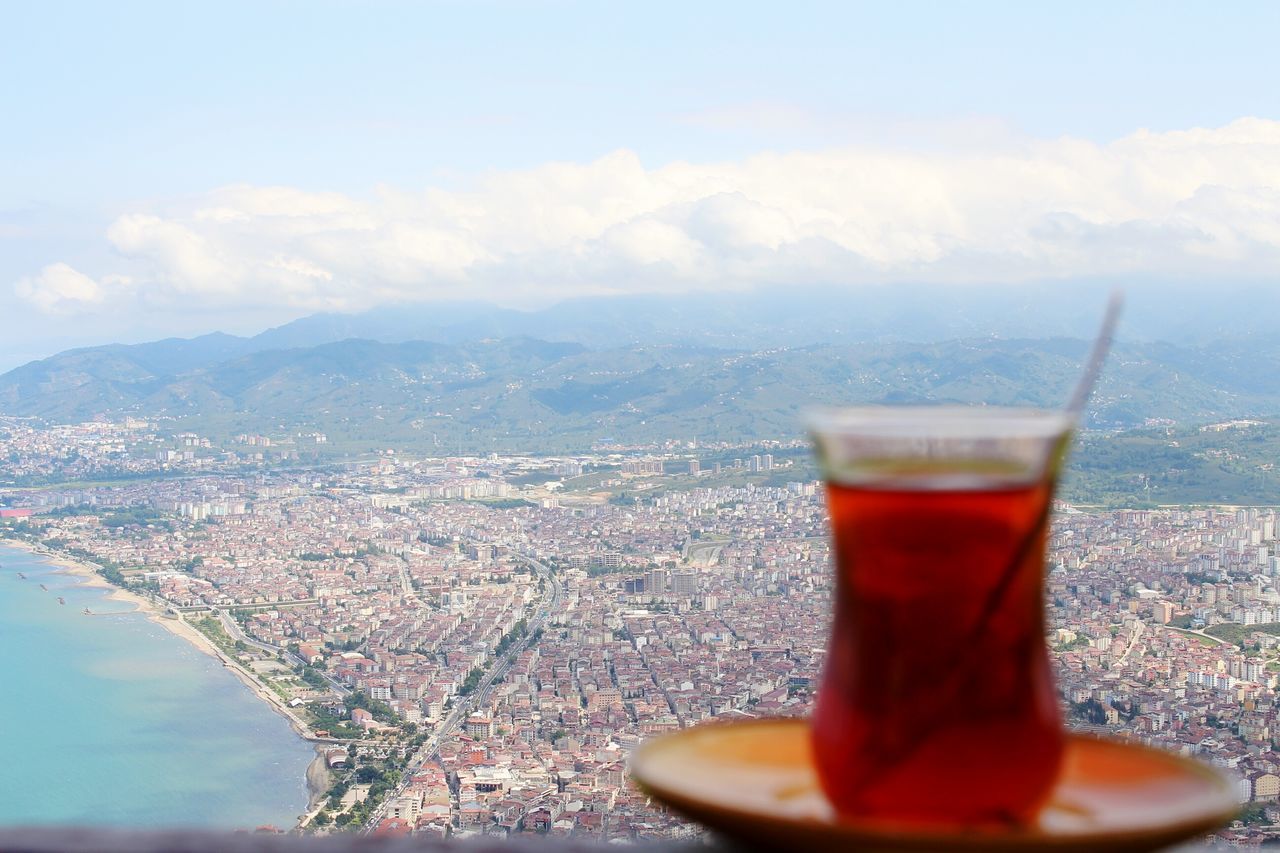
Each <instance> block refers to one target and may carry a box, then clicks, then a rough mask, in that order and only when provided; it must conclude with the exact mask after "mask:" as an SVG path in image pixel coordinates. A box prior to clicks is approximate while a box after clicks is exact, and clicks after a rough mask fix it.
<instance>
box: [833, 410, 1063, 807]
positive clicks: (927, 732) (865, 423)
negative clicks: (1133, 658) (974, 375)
mask: <svg viewBox="0 0 1280 853" xmlns="http://www.w3.org/2000/svg"><path fill="white" fill-rule="evenodd" d="M1072 426H1073V423H1072V420H1071V418H1070V416H1069V415H1067V414H1064V413H1061V412H1046V411H1040V410H1024V409H1005V408H993V407H954V406H936V407H935V406H919V407H864V408H846V409H829V410H823V411H819V412H815V413H813V414H812V415H811V418H810V427H811V431H812V434H813V439H814V443H815V445H816V449H817V455H818V459H819V463H820V465H821V469H822V473H823V477H824V479H825V480H826V483H827V502H828V509H829V512H830V516H831V530H832V536H833V544H834V554H835V572H836V584H835V622H834V626H833V629H832V635H831V641H830V646H829V648H828V652H827V659H826V663H825V667H824V670H823V675H822V680H821V682H820V688H819V692H818V696H817V708H816V711H815V714H814V719H813V727H812V732H813V734H812V739H813V752H814V758H815V763H816V767H817V771H818V776H819V778H820V780H821V782H822V786H823V788H824V790H825V791H826V794H827V796H828V798H829V799H830V801H831V803H832V805H833V806H834V807H835V809H836V811H837V813H838V814H840V815H841V816H845V817H858V818H864V819H865V818H874V819H885V820H890V821H904V822H910V823H912V824H915V825H920V824H936V825H939V826H942V827H992V828H997V827H1001V826H1017V825H1022V824H1025V823H1027V822H1029V821H1031V820H1032V819H1034V817H1035V815H1036V813H1037V812H1038V810H1039V809H1040V807H1041V806H1042V804H1043V803H1044V800H1045V798H1046V797H1047V795H1048V793H1049V791H1050V789H1051V788H1052V786H1053V784H1054V781H1055V779H1056V777H1057V774H1058V769H1059V764H1060V762H1061V757H1062V753H1063V732H1062V728H1061V721H1060V719H1059V713H1058V700H1057V694H1056V692H1055V689H1054V683H1053V676H1052V672H1051V670H1050V665H1049V657H1048V651H1047V649H1046V646H1045V626H1044V594H1043V591H1044V550H1045V540H1046V531H1047V528H1048V523H1049V510H1050V504H1051V500H1052V495H1053V489H1054V485H1055V481H1056V477H1057V473H1058V469H1059V467H1060V465H1061V462H1062V458H1063V455H1064V451H1065V448H1066V445H1067V441H1068V438H1069V435H1070V432H1071V428H1072Z"/></svg>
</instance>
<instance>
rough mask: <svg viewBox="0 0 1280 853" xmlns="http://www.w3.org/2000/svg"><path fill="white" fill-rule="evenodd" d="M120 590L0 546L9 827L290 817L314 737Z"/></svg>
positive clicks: (0, 776)
mask: <svg viewBox="0 0 1280 853" xmlns="http://www.w3.org/2000/svg"><path fill="white" fill-rule="evenodd" d="M19 572H21V573H23V574H25V575H26V580H21V579H20V578H19V576H18V575H19ZM41 584H44V585H45V586H46V587H47V591H45V590H42V589H41V588H40V585H41ZM109 593H110V590H107V589H102V588H97V587H91V586H87V585H86V584H85V583H84V582H83V581H82V580H81V579H78V578H76V577H75V576H74V575H68V574H63V573H60V572H59V570H58V567H56V566H53V565H51V564H50V563H48V562H47V561H46V560H45V559H44V558H42V557H41V556H39V555H36V554H32V553H30V552H29V551H25V550H22V549H18V548H13V547H10V546H5V545H3V544H0V825H8V826H15V825H32V824H82V825H83V824H96V825H113V826H130V827H177V826H187V827H205V828H220V829H254V828H257V827H259V826H264V825H272V826H276V827H279V828H281V829H289V828H291V827H292V826H293V825H294V824H295V823H296V822H297V819H298V816H299V815H300V814H302V813H303V812H304V811H305V809H306V805H307V788H306V768H307V764H308V763H309V762H310V761H311V759H312V758H313V757H314V755H315V753H314V751H313V750H312V748H311V747H310V746H309V745H308V744H307V743H306V742H305V741H303V740H302V739H301V738H299V737H297V735H295V734H294V733H293V731H292V729H290V728H289V725H288V723H286V722H285V720H284V719H283V718H282V717H280V715H278V714H277V713H275V712H274V711H272V710H271V709H270V708H268V707H267V706H266V705H264V704H263V703H262V701H261V700H259V699H257V698H255V697H254V696H253V694H251V693H250V692H249V691H248V690H247V689H246V688H245V687H244V685H243V684H241V683H240V681H238V680H237V679H236V677H235V676H234V675H232V674H231V673H230V672H227V671H226V670H224V669H223V667H222V665H221V664H220V663H219V662H218V661H217V660H216V659H215V658H213V657H210V656H209V655H207V654H204V653H203V652H200V651H199V650H197V649H195V648H193V647H192V646H191V645H190V643H188V642H186V641H185V640H183V639H181V638H180V637H176V636H174V635H173V634H170V633H169V632H167V631H165V630H164V628H162V627H161V626H159V625H157V624H155V623H154V622H152V621H150V620H148V619H147V618H146V616H145V615H143V614H142V613H141V612H138V611H137V610H135V609H134V606H133V605H132V604H130V603H128V602H122V601H111V600H110V599H108V598H107V595H108V594H109ZM59 596H61V597H63V598H64V599H65V600H66V604H59V603H58V597H59ZM85 608H89V610H90V611H92V612H93V613H95V614H99V613H104V614H105V613H110V614H112V615H93V616H88V615H85V613H84V610H85Z"/></svg>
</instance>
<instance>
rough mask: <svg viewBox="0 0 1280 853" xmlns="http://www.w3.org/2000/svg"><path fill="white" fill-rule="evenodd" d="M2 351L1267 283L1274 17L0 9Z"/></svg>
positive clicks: (1039, 9) (733, 9)
mask: <svg viewBox="0 0 1280 853" xmlns="http://www.w3.org/2000/svg"><path fill="white" fill-rule="evenodd" d="M0 13H2V14H3V20H4V26H3V27H0V369H5V368H7V367H12V366H14V365H16V364H18V363H21V362H23V361H25V360H27V359H30V358H35V357H41V356H45V355H49V354H52V353H53V352H57V351H59V350H62V349H65V348H67V347H70V346H81V345H90V344H98V343H105V342H109V341H126V342H128V341H137V340H147V339H153V338H157V337H164V336H168V335H183V336H186V335H192V334H199V333H203V332H208V331H213V330H215V329H218V330H223V331H228V332H232V333H239V334H251V333H254V332H257V331H260V330H261V329H263V328H266V327H268V326H271V325H275V324H278V323H281V322H286V321H288V320H290V319H293V318H296V317H299V316H304V315H306V314H309V313H313V312H316V311H358V310H362V309H365V308H369V307H373V306H377V305H384V304H388V303H396V302H403V301H420V300H433V299H481V300H487V301H492V302H495V303H497V304H502V305H507V306H514V307H535V306H541V305H545V304H549V303H551V302H554V301H556V300H559V299H563V298H566V297H571V296H580V295H587V294H602V295H608V294H616V293H634V292H687V291H690V290H725V291H733V290H736V289H741V288H749V287H777V286H788V285H796V284H804V285H807V286H812V285H818V286H829V287H839V288H850V287H858V286H860V285H863V284H867V283H886V282H889V283H892V282H936V283H949V282H957V283H982V282H986V281H993V282H1014V283H1016V282H1020V281H1043V280H1045V279H1052V280H1061V281H1062V282H1063V283H1064V286H1070V282H1071V281H1072V280H1074V279H1083V278H1089V277H1092V278H1097V277H1099V276H1102V277H1108V276H1112V277H1116V278H1119V279H1123V278H1124V277H1126V276H1144V277H1148V278H1151V277H1156V278H1161V279H1165V278H1167V279H1170V280H1173V279H1178V280H1182V281H1186V280H1194V281H1200V280H1203V281H1205V282H1206V286H1211V285H1212V284H1221V283H1222V282H1224V281H1226V282H1229V281H1236V280H1239V281H1248V282H1252V283H1254V284H1256V283H1258V282H1264V283H1265V282H1270V281H1273V280H1276V279H1277V278H1278V274H1280V89H1278V88H1277V87H1276V86H1275V80H1277V79H1280V54H1278V52H1277V51H1275V49H1274V36H1275V33H1276V32H1277V31H1278V26H1277V25H1280V6H1277V5H1276V4H1273V3H1246V2H1240V3H1233V4H1229V5H1226V4H1223V5H1222V6H1221V7H1219V6H1216V5H1211V4H1192V3H1169V2H1163V3H1132V4H1125V5H1120V4H1114V3H1080V2H1075V3H1071V4H1013V3H978V2H971V3H963V4H960V3H942V2H936V3H910V2H894V3H889V2H883V3H857V2H830V3H815V2H794V0H793V2H788V3H785V4H782V3H768V4H765V3H760V4H754V3H747V2H732V3H720V2H701V3H688V2H677V3H663V2H643V3H640V2H637V3H622V2H604V3H602V2H582V3H579V2H554V0H547V2H539V0H522V2H505V3H485V2H435V3H432V2H416V3H397V2H376V0H370V2H364V3H354V2H319V0H312V2H296V3H272V2H263V0H255V2H250V3H236V2H225V0H221V1H220V2H217V3H194V2H193V3H171V2H164V3H130V2H115V3H96V2H87V0H86V2H81V3H57V2H43V0H42V2H16V0H0Z"/></svg>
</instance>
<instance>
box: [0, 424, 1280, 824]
mask: <svg viewBox="0 0 1280 853" xmlns="http://www.w3.org/2000/svg"><path fill="white" fill-rule="evenodd" d="M4 435H5V436H6V437H5V438H4V439H3V440H2V441H0V459H7V460H8V463H7V465H6V474H8V475H9V476H13V475H24V474H25V475H30V474H33V473H37V472H36V471H35V470H34V467H35V463H33V461H32V460H35V459H39V458H47V457H48V455H49V448H51V447H55V446H56V447H58V448H59V449H60V457H59V458H60V459H61V460H63V461H62V462H61V464H63V465H73V466H74V465H78V466H82V467H81V468H80V469H77V468H72V469H71V470H70V471H69V472H68V471H66V470H62V471H60V472H59V475H60V476H62V477H63V478H64V479H65V478H69V477H70V476H75V475H77V474H88V473H89V472H90V471H92V470H97V469H93V468H92V467H91V466H93V465H95V464H98V462H97V461H108V462H109V464H110V466H111V468H110V470H116V471H120V470H133V471H134V472H136V475H137V478H136V479H128V478H118V479H116V480H114V481H112V480H107V479H105V478H104V479H100V480H98V481H97V482H89V481H86V480H84V479H80V480H78V481H76V482H67V483H66V484H65V485H45V486H41V487H38V488H36V487H12V488H8V489H5V490H3V491H0V507H3V508H0V533H3V534H4V535H5V536H6V537H8V538H9V539H10V540H12V541H20V542H25V543H27V544H28V545H29V546H32V547H37V548H40V549H42V550H45V551H47V552H49V553H52V554H55V555H59V556H61V557H64V558H70V559H71V560H72V561H75V562H81V563H85V564H87V565H89V566H90V567H93V568H95V569H96V570H98V571H99V573H100V574H102V575H104V576H106V577H107V578H109V579H111V580H113V581H114V582H115V583H117V584H119V585H121V586H123V587H124V588H126V589H128V590H130V591H132V592H134V593H136V594H138V595H140V596H141V597H142V599H143V601H144V603H146V604H149V605H150V606H151V608H152V610H153V618H155V619H156V620H158V621H160V622H169V623H174V622H180V623H183V626H184V627H188V628H194V629H195V630H196V631H198V632H200V633H199V634H198V635H196V637H194V638H192V637H189V638H191V639H195V640H196V641H198V642H202V643H204V644H205V645H206V646H208V647H210V648H211V649H212V650H214V651H215V653H217V654H219V655H220V656H221V658H222V659H223V660H224V662H225V664H226V665H227V666H228V667H230V668H233V669H234V670H235V672H236V673H237V674H238V675H239V676H240V677H242V678H243V679H244V680H245V681H246V683H247V684H249V685H250V686H251V687H253V688H254V689H255V692H257V693H259V695H260V696H261V698H263V700H264V701H267V702H270V703H271V704H272V705H273V707H275V708H276V709H277V710H278V711H279V712H280V713H281V714H283V715H286V717H287V718H288V719H289V720H290V722H291V724H292V725H293V727H294V729H295V731H297V732H298V733H299V734H300V735H302V736H303V737H305V738H306V739H307V740H309V741H311V742H312V743H314V744H315V746H316V749H317V758H316V762H314V763H313V770H314V771H315V772H311V773H309V774H308V775H309V779H310V780H311V782H312V786H313V796H312V803H311V807H310V808H309V809H308V812H307V813H306V814H305V815H303V816H301V818H300V820H299V831H302V832H309V833H327V832H331V831H334V829H335V828H342V829H356V830H359V831H364V832H373V833H382V834H388V833H391V834H400V833H410V832H412V833H418V834H422V835H427V836H434V837H466V836H472V835H509V834H521V833H536V834H551V835H558V836H572V837H574V838H587V839H596V840H636V839H652V838H673V837H691V836H694V835H696V834H697V833H699V832H700V830H698V829H697V828H695V827H692V826H690V825H688V824H685V823H683V822H682V821H680V820H679V819H677V818H676V817H674V816H672V815H670V814H669V813H667V812H666V811H664V810H662V809H660V808H658V807H656V806H655V805H654V804H653V803H651V802H650V801H649V800H648V798H647V797H645V796H644V795H643V794H642V793H641V792H639V791H638V790H636V789H635V787H634V786H633V785H632V784H631V783H630V782H629V781H628V774H627V756H628V754H629V752H630V751H631V750H632V749H634V748H635V746H636V745H638V744H639V742H640V741H641V740H642V739H644V738H645V737H647V736H649V735H651V734H654V733H659V732H663V731H667V730H672V729H677V728H682V727H685V726H689V725H693V724H696V723H699V722H702V721H705V720H709V719H712V718H733V717H754V716H767V715H804V714H807V713H808V712H809V711H810V710H811V700H812V692H813V688H814V681H815V679H816V676H817V675H818V673H819V671H820V669H821V666H822V658H823V647H824V645H825V643H826V634H827V630H828V624H829V621H828V620H829V618H830V614H829V609H830V593H831V582H832V581H831V575H830V568H829V560H830V554H829V546H828V540H827V527H826V518H825V510H824V506H823V492H822V488H821V485H820V484H819V483H817V482H815V481H814V480H813V479H812V478H811V477H812V475H811V474H809V473H804V472H803V471H802V468H801V466H800V465H798V464H797V462H796V459H797V458H798V457H796V456H795V452H796V443H795V442H791V443H786V444H784V443H781V442H771V443H768V444H767V445H764V446H757V447H751V446H745V447H741V448H705V447H699V446H698V445H697V443H696V442H693V441H685V442H675V441H672V442H668V443H667V445H666V446H665V447H658V448H649V449H644V450H639V449H634V448H633V449H607V450H598V451H593V452H591V453H587V454H583V455H578V456H560V457H535V456H514V455H498V454H489V455H485V456H441V457H433V458H421V457H410V456H407V455H405V456H401V455H398V454H396V453H395V452H394V451H391V450H387V451H384V452H382V453H381V454H379V455H378V456H377V457H376V458H370V459H367V460H364V461H360V462H352V463H345V464H332V463H331V464H324V465H320V464H317V465H314V466H309V467H308V466H296V465H295V466H292V467H291V465H290V463H296V457H294V458H290V457H289V456H287V455H286V456H284V457H278V458H276V459H274V460H271V459H270V458H268V461H269V462H273V463H274V464H265V463H264V462H263V460H262V458H257V459H253V458H236V459H234V460H231V459H228V457H227V456H226V455H225V453H224V452H223V451H220V450H218V449H217V448H216V442H214V443H213V445H214V446H212V447H211V444H210V442H209V440H208V439H206V438H202V437H201V436H199V435H196V434H193V433H181V434H165V433H164V432H163V431H162V430H159V431H158V430H157V429H156V425H155V424H153V423H147V422H145V421H131V422H128V423H119V424H113V423H106V422H99V423H91V424H82V425H79V426H77V427H50V428H42V427H38V426H35V425H33V424H10V425H9V428H8V429H7V430H6V431H5V433H4ZM306 440H308V441H312V442H314V441H315V440H316V438H315V436H307V437H306ZM254 441H255V444H254V446H257V447H262V448H264V449H266V448H270V447H272V446H273V445H279V444H280V443H281V439H280V438H277V439H275V440H274V441H272V440H269V439H266V438H261V437H260V438H256V439H255V440H254ZM239 442H240V443H241V444H245V441H244V440H243V439H239ZM183 446H185V447H187V448H188V449H189V450H188V452H187V453H186V454H185V455H184V454H182V453H181V452H179V453H178V455H177V456H173V455H171V454H173V453H174V451H173V450H170V449H169V448H170V447H183ZM254 452H255V453H256V452H259V451H254ZM42 454H44V456H42ZM733 454H740V455H738V456H733ZM731 456H732V457H733V458H730V457H731ZM218 458H221V462H218V461H213V462H210V461H207V460H209V459H215V460H216V459H218ZM713 460H714V461H713ZM253 461H256V462H257V463H258V464H259V467H258V469H257V470H245V468H244V464H245V463H246V462H253ZM48 464H50V463H48V462H46V465H48ZM184 464H185V466H186V467H185V468H184V467H183V466H184ZM218 464H222V465H225V466H227V467H226V469H225V470H217V469H214V470H210V467H211V466H213V465H218ZM86 466H88V467H86ZM43 473H46V474H48V473H50V471H48V470H46V471H44V472H43ZM793 477H803V478H796V479H793ZM1278 528H1280V518H1278V517H1277V512H1276V511H1275V510H1274V509H1270V508H1248V507H1245V508H1234V507H1218V508H1212V507H1203V508H1166V509H1158V510H1112V511H1099V510H1091V509H1089V508H1087V507H1077V506H1069V505H1066V504H1059V505H1058V506H1057V512H1056V514H1055V519H1054V526H1053V531H1052V536H1051V542H1050V557H1049V566H1048V568H1049V574H1048V580H1047V597H1048V606H1049V616H1050V619H1049V624H1050V635H1049V637H1047V640H1048V642H1049V643H1050V646H1051V648H1052V650H1053V656H1054V658H1055V659H1056V662H1057V665H1058V673H1059V687H1060V690H1061V693H1062V702H1063V709H1064V713H1065V715H1066V717H1067V718H1068V720H1069V721H1070V722H1071V724H1072V725H1074V726H1077V727H1079V728H1081V729H1084V730H1089V731H1097V732H1106V733H1107V734H1109V735H1111V736H1113V737H1120V738H1128V739H1133V740H1135V741H1140V742H1143V743H1150V744H1155V745H1158V746H1162V747H1165V748H1171V749H1174V750H1176V751H1179V752H1181V753H1183V754H1187V755H1196V756H1199V757H1201V758H1204V759H1206V760H1209V761H1212V762H1214V763H1216V764H1219V765H1221V766H1224V767H1227V768H1229V769H1231V770H1232V771H1233V772H1234V773H1235V774H1237V775H1238V777H1239V779H1240V786H1241V787H1240V792H1239V793H1240V796H1241V798H1242V799H1243V800H1246V801H1249V802H1250V806H1249V808H1248V809H1246V812H1245V813H1244V815H1243V821H1242V822H1241V823H1240V824H1238V825H1237V826H1236V827H1235V828H1234V829H1232V830H1229V831H1227V837H1228V838H1230V839H1233V840H1236V841H1246V840H1252V841H1255V842H1256V841H1259V840H1261V839H1263V838H1270V837H1271V834H1270V833H1271V830H1270V829H1269V827H1270V826H1271V825H1272V824H1275V823H1277V822H1278V819H1280V803H1277V800H1280V756H1278V754H1277V753H1276V752H1275V751H1274V743H1275V741H1276V738H1277V737H1280V722H1278V721H1277V719H1276V718H1277V713H1278V712H1280V709H1277V707H1276V705H1275V703H1274V701H1273V692H1272V688H1274V687H1275V685H1276V683H1277V679H1278V677H1280V590H1278V589H1277V588H1276V580H1275V579H1276V577H1277V576H1278V575H1280V550H1277V532H1278ZM55 606H56V605H55ZM923 627H924V626H922V629H923ZM280 829H290V828H289V827H280Z"/></svg>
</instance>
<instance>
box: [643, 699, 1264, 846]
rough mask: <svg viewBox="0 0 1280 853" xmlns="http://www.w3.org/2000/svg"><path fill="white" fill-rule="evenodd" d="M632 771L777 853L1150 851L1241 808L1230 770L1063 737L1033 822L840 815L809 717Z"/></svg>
mask: <svg viewBox="0 0 1280 853" xmlns="http://www.w3.org/2000/svg"><path fill="white" fill-rule="evenodd" d="M631 772H632V775H633V776H634V778H635V780H636V781H637V783H639V785H640V786H641V787H642V788H643V789H645V790H646V791H648V792H649V793H650V794H651V795H652V796H654V797H655V798H657V799H658V800H661V801H662V802H664V803H666V804H667V805H668V806H670V807H671V808H672V809H674V810H676V811H677V812H680V813H681V814H683V815H685V816H686V817H689V818H691V819H693V820H696V821H698V822H699V823H701V824H703V825H705V826H708V827H710V828H712V829H715V830H718V831H720V832H722V833H724V834H725V835H727V836H729V837H731V838H733V839H735V840H737V841H739V842H741V843H744V844H746V845H748V846H752V847H762V848H767V849H773V850H779V849H782V850H788V849H789V850H802V849H803V850H835V849H840V850H884V851H906V850H910V851H923V850H998V851H1002V852H1005V853H1007V851H1019V850H1027V851H1044V850H1052V851H1057V853H1067V852H1068V851H1081V852H1082V853H1083V851H1137V850H1155V849H1158V848H1160V847H1165V846H1167V845H1170V844H1174V843H1176V842H1178V841H1182V840H1185V839H1187V838H1192V837H1194V836H1197V835H1200V834H1203V833H1206V832H1211V831H1212V830H1214V829H1215V828H1217V827H1219V826H1221V825H1222V824H1224V823H1226V822H1227V821H1229V820H1231V818H1232V817H1234V816H1235V814H1236V813H1237V812H1238V811H1239V808H1240V804H1239V800H1238V798H1237V794H1236V787H1235V784H1234V782H1233V781H1232V779H1231V778H1230V777H1229V776H1228V775H1227V774H1225V773H1223V772H1220V771H1219V770H1217V769H1215V768H1213V767H1211V766H1209V765H1207V764H1203V763H1201V762H1198V761H1192V760H1190V759H1187V758H1183V757H1181V756H1178V755H1174V754H1173V753H1169V752H1165V751H1163V750H1158V749H1152V748H1150V747H1145V746H1136V745H1133V744H1126V743H1120V742H1117V741H1108V740H1100V739H1097V738H1093V737H1086V736H1081V735H1068V738H1067V754H1066V758H1065V760H1064V763H1063V770H1062V775H1061V777H1060V778H1059V780H1058V783H1057V785H1056V786H1055V788H1054V791H1053V793H1052V795H1051V796H1050V799H1049V803H1048V804H1047V805H1046V806H1045V807H1044V809H1043V810H1042V811H1041V813H1040V817H1039V819H1038V821H1037V823H1036V824H1034V825H1031V826H1027V827H1025V828H1019V829H1011V830H1008V831H992V830H983V831H978V830H971V831H964V830H938V829H927V828H921V827H918V826H910V825H893V824H887V823H883V822H872V821H858V820H850V819H842V820H841V819H837V818H836V817H835V816H834V814H833V812H832V810H831V807H830V805H829V804H828V803H827V800H826V798H825V797H824V796H823V794H822V791H821V789H820V788H819V786H818V782H817V778H816V776H815V775H814V770H813V766H812V760H811V754H810V747H809V725H808V722H807V721H805V720H795V719H763V720H750V721H745V722H731V723H709V724H705V725H700V726H695V727H693V728H688V729H683V730H681V731H678V732H674V733H672V734H669V735H664V736H662V737H658V738H654V739H653V740H650V741H647V742H646V743H645V744H643V745H642V746H641V747H640V748H639V749H637V750H636V751H635V753H634V754H633V756H632V759H631Z"/></svg>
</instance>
